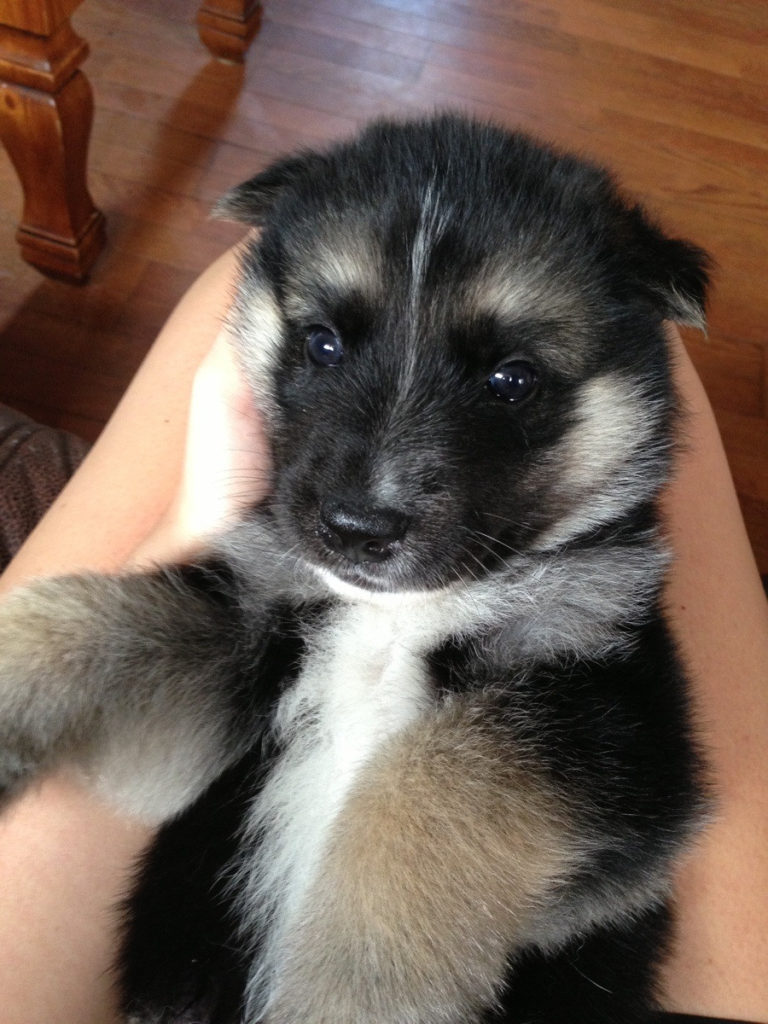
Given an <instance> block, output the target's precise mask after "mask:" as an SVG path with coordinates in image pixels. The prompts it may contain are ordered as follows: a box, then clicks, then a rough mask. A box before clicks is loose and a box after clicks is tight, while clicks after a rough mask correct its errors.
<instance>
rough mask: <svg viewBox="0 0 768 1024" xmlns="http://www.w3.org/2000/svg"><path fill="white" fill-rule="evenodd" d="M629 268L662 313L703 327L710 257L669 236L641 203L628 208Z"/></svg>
mask: <svg viewBox="0 0 768 1024" xmlns="http://www.w3.org/2000/svg"><path fill="white" fill-rule="evenodd" d="M630 220H631V226H632V239H631V241H630V242H629V245H630V247H631V249H630V251H631V254H632V262H633V269H634V272H635V274H636V275H637V279H638V285H639V288H640V290H641V291H645V293H646V295H647V297H648V298H649V299H650V300H651V301H652V302H653V303H654V305H655V306H656V307H657V308H661V311H662V312H663V314H664V316H665V317H666V318H667V319H669V320H675V321H676V322H677V323H679V324H685V325H686V326H689V327H698V328H699V330H702V331H703V330H706V325H707V318H706V300H707V287H708V285H709V271H710V269H711V267H712V260H711V259H710V257H709V256H708V254H707V253H706V252H705V251H704V250H703V249H700V248H699V247H698V246H696V245H693V244H692V243H691V242H686V241H684V240H683V239H680V238H669V237H667V235H665V234H664V233H663V232H662V231H661V230H660V229H659V228H657V227H656V225H655V224H653V223H652V222H651V221H650V220H649V219H648V217H647V216H646V214H645V212H644V211H643V210H642V208H641V207H639V206H636V207H634V208H633V209H631V210H630Z"/></svg>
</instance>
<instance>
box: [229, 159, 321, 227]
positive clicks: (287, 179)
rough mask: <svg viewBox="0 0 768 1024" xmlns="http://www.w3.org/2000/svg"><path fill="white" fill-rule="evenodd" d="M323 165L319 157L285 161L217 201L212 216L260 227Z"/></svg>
mask: <svg viewBox="0 0 768 1024" xmlns="http://www.w3.org/2000/svg"><path fill="white" fill-rule="evenodd" d="M324 163H325V158H324V157H323V156H322V155H321V154H319V153H311V152H307V153H302V154H299V155H298V156H292V157H286V158H285V159H284V160H278V161H277V162H276V163H274V164H272V165H271V166H270V167H267V169H266V170H265V171H262V172H261V174H257V175H256V176H255V177H253V178H249V179H248V181H244V182H243V183H242V185H238V186H237V187H236V188H233V189H232V190H231V191H229V192H227V193H226V194H225V195H223V196H222V197H221V199H220V200H219V201H218V202H217V203H216V205H215V206H214V208H213V215H214V216H215V217H220V218H221V219H222V220H236V221H240V222H241V223H243V224H250V225H251V226H253V227H261V226H262V225H263V224H264V222H265V220H266V219H267V217H268V215H269V213H270V211H271V210H272V209H273V207H274V206H275V205H276V204H277V203H278V202H279V200H280V198H281V197H282V196H283V195H285V194H286V193H287V192H289V191H293V190H295V189H297V188H300V187H301V185H302V184H305V183H307V182H309V181H310V180H311V179H312V177H313V176H314V175H315V174H316V173H317V172H318V171H319V170H320V168H321V166H322V165H323V164H324Z"/></svg>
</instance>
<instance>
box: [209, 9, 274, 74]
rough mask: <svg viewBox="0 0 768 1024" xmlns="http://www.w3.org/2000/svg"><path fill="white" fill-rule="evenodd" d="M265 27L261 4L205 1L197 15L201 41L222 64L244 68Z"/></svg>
mask: <svg viewBox="0 0 768 1024" xmlns="http://www.w3.org/2000/svg"><path fill="white" fill-rule="evenodd" d="M260 25H261V3H260V2H259V0H203V3H202V4H201V5H200V9H199V10H198V12H197V29H198V33H199V35H200V39H201V40H202V42H203V43H204V45H205V46H207V47H208V49H209V50H210V51H211V53H212V54H213V55H214V57H218V58H219V60H227V61H232V62H234V63H236V64H240V63H241V62H242V60H243V57H244V55H245V51H246V50H247V49H248V47H249V45H250V43H251V40H252V39H253V37H254V36H255V35H256V33H257V32H258V31H259V26H260Z"/></svg>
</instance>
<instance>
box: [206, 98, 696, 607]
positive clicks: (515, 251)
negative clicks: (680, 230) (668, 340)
mask: <svg viewBox="0 0 768 1024" xmlns="http://www.w3.org/2000/svg"><path fill="white" fill-rule="evenodd" d="M220 212H223V213H225V214H226V215H229V216H234V217H236V218H237V219H240V220H242V221H244V222H246V223H249V224H252V225H254V226H256V227H258V228H259V229H260V232H259V233H258V237H256V236H254V239H253V240H252V241H251V242H250V243H249V244H248V247H247V251H246V253H245V257H244V261H243V271H242V281H241V286H240V291H239V297H238V302H237V314H236V331H237V335H238V338H239V344H240V347H241V351H242V357H243V360H244V364H245V366H246V369H247V371H248V373H249V374H250V377H251V380H252V382H253V387H254V390H255V393H256V396H257V400H258V402H259V404H260V405H261V407H262V409H263V410H264V412H265V413H266V415H267V419H268V423H269V429H270V433H271V442H272V445H273V448H274V465H275V481H274V499H273V508H274V512H275V515H276V517H277V519H278V521H279V522H280V524H281V527H282V530H283V532H284V535H285V539H286V543H289V544H292V545H296V546H298V547H299V548H300V549H301V550H302V551H303V553H304V554H305V556H306V558H307V559H308V560H309V561H310V562H311V563H312V564H313V565H315V566H316V567H318V568H321V569H324V570H326V571H327V572H328V573H330V574H332V575H333V576H334V577H335V578H337V579H340V580H342V581H344V582H345V583H352V584H354V585H357V586H360V587H364V588H367V589H369V590H381V591H390V590H422V589H430V588H435V587H439V586H444V585H448V584H450V583H452V582H455V581H457V580H464V581H466V580H471V579H472V578H475V577H478V576H482V575H484V574H486V573H487V572H489V571H492V569H493V568H494V567H495V566H498V565H499V563H500V562H502V563H507V564H508V563H509V561H510V560H513V559H514V557H515V556H516V554H517V553H521V552H530V551H531V550H547V549H551V548H554V547H557V546H560V545H563V544H568V543H571V542H573V541H575V540H578V541H579V542H583V541H584V538H585V537H587V536H589V535H590V534H591V533H594V531H596V530H597V529H599V528H600V527H602V526H604V525H606V524H614V523H618V522H620V521H622V520H623V519H624V518H626V517H627V516H628V515H630V514H632V513H633V512H635V511H637V510H638V509H639V508H641V507H643V506H644V505H646V504H647V503H648V502H649V501H651V500H653V499H654V498H655V496H656V494H657V493H658V490H659V488H660V487H661V486H662V484H663V482H664V479H665V474H666V470H667V462H668V452H669V448H670V430H671V423H672V415H673V410H674V399H673V394H672V391H671V386H670V382H669V374H668V367H667V355H666V350H665V343H664V337H663V332H662V322H663V321H664V319H666V318H670V319H675V320H678V321H681V322H684V323H693V324H697V325H701V324H702V323H703V316H704V312H703V307H704V292H705V286H706V258H705V256H704V254H703V253H701V252H700V251H699V250H697V249H695V248H694V247H692V246H690V245H688V244H687V243H685V242H681V241H678V240H674V239H669V238H666V237H665V236H664V235H662V234H661V232H660V231H659V230H658V229H657V228H656V227H655V226H654V225H653V224H652V223H650V222H649V220H648V219H647V218H646V216H645V215H644V213H643V212H642V211H641V210H640V209H639V208H638V207H637V206H634V205H632V204H629V203H627V202H626V201H625V200H624V199H623V198H622V197H621V196H620V194H619V193H618V192H617V190H616V188H615V187H614V185H613V183H612V181H611V179H610V177H609V176H608V175H607V174H606V173H605V172H604V171H602V170H600V169H597V168H595V167H593V166H591V165H588V164H585V163H583V162H581V161H579V160H576V159H574V158H572V157H568V156H564V155H561V154H558V153H555V152H553V151H552V150H550V149H548V148H546V147H543V146H540V145H538V144H537V143H535V142H533V141H532V140H530V139H528V138H527V137H525V136H522V135H520V134H511V133H508V132H505V131H503V130H501V129H497V128H494V127H491V126H488V125H481V124H478V123H475V122H469V121H466V120H463V119H461V118H454V117H450V116H444V117H438V118H434V119H430V120H425V121H419V122H412V123H391V122H379V123H376V124H374V125H373V126H371V127H370V128H368V129H367V130H366V131H365V132H364V133H363V134H362V135H361V136H359V137H358V138H357V139H355V140H354V141H352V142H349V143H346V144H342V145H339V146H337V147H335V148H333V149H331V150H329V151H327V152H324V153H314V152H313V153H306V154H303V155H300V156H298V157H295V158H291V159H287V160H284V161H282V162H280V163H277V164H275V165H274V166H272V167H271V168H269V169H268V170H267V171H265V172H264V173H263V174H260V175H258V176H257V177H255V178H253V179H252V180H251V181H248V182H246V183H245V184H243V185H241V186H240V187H239V188H237V189H235V190H234V191H233V192H232V193H230V194H229V195H228V196H227V197H225V199H224V200H223V201H222V203H221V204H220Z"/></svg>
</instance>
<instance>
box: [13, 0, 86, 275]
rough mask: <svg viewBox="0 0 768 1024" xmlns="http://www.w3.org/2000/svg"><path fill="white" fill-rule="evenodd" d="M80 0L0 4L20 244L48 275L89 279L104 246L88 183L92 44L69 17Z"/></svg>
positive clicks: (17, 1) (23, 253)
mask: <svg viewBox="0 0 768 1024" xmlns="http://www.w3.org/2000/svg"><path fill="white" fill-rule="evenodd" d="M79 3H80V0H36V2H35V3H25V2H24V0H0V138H2V141H3V143H4V145H5V147H6V149H7V151H8V154H9V156H10V158H11V160H12V162H13V165H14V167H15V168H16V172H17V174H18V176H19V178H20V180H21V184H22V188H23V190H24V211H23V214H22V219H21V223H20V225H19V229H18V232H17V235H16V239H17V241H18V242H19V244H20V246H21V253H22V256H23V257H24V259H25V260H27V261H28V262H29V263H31V264H33V265H34V266H35V267H37V268H38V269H39V270H42V271H44V272H45V273H49V274H54V275H56V276H59V277H65V278H69V279H73V280H77V281H79V280H83V279H84V278H85V277H86V276H87V274H88V271H89V270H90V268H91V266H92V265H93V262H94V260H95V259H96V257H97V255H98V254H99V251H100V250H101V248H102V246H103V244H104V217H103V215H102V214H101V213H100V211H99V210H97V209H96V207H95V206H94V204H93V200H92V199H91V196H90V193H89V192H88V187H87V184H86V157H87V151H88V139H89V136H90V130H91V121H92V118H93V97H92V93H91V87H90V84H89V82H88V80H87V78H86V77H85V75H84V74H83V73H82V72H81V71H80V70H79V65H80V64H81V63H82V61H83V60H84V59H85V57H86V56H87V54H88V47H87V45H86V44H85V43H84V42H83V40H82V39H80V38H79V36H77V35H76V34H75V32H74V31H73V30H72V27H71V25H70V24H69V20H68V17H69V15H70V14H71V12H72V11H73V10H74V9H75V8H76V7H77V6H78V4H79Z"/></svg>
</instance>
